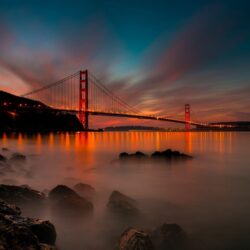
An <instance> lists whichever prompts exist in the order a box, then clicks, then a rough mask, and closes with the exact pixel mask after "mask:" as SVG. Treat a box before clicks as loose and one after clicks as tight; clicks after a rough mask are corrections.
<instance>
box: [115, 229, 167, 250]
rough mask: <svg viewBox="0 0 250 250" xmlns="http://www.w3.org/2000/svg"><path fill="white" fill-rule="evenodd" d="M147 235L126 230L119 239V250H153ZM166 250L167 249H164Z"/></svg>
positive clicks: (138, 231) (133, 230)
mask: <svg viewBox="0 0 250 250" xmlns="http://www.w3.org/2000/svg"><path fill="white" fill-rule="evenodd" d="M153 249H154V248H153V244H152V242H151V240H150V237H149V235H148V234H147V233H145V232H143V231H140V230H137V229H135V228H129V229H127V230H126V231H125V232H124V233H123V234H122V235H121V237H120V241H119V250H153ZM165 250H167V249H165Z"/></svg>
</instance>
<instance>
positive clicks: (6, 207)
mask: <svg viewBox="0 0 250 250" xmlns="http://www.w3.org/2000/svg"><path fill="white" fill-rule="evenodd" d="M0 214H6V215H20V214H21V210H20V208H19V207H17V206H15V205H11V204H8V203H6V202H5V201H3V200H0Z"/></svg>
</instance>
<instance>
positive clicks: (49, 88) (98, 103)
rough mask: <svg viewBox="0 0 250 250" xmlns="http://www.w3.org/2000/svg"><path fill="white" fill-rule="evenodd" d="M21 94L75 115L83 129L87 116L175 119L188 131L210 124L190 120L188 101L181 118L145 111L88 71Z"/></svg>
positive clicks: (87, 124) (87, 120)
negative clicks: (125, 99)
mask: <svg viewBox="0 0 250 250" xmlns="http://www.w3.org/2000/svg"><path fill="white" fill-rule="evenodd" d="M21 97H26V98H29V99H33V100H37V101H40V102H42V103H44V104H45V105H46V106H47V107H48V108H52V109H53V111H58V112H63V113H70V114H76V115H77V116H78V118H79V120H80V122H81V123H82V125H83V126H84V129H85V130H88V129H89V116H90V115H98V116H114V117H127V118H137V119H147V120H156V121H165V122H175V123H181V124H184V125H185V129H186V130H190V127H191V125H195V126H204V127H207V126H209V125H208V124H205V123H200V122H194V121H192V120H191V115H190V105H189V104H185V110H184V111H185V112H184V118H183V119H175V118H172V117H170V116H157V115H148V114H144V113H143V112H141V111H140V110H138V109H136V108H135V107H133V106H131V105H129V104H127V103H126V102H125V101H123V100H122V99H121V98H120V97H118V96H117V95H115V94H114V93H113V92H112V91H110V90H109V89H108V88H107V87H106V86H105V85H103V84H102V83H101V82H100V81H99V80H98V79H97V78H96V77H95V76H94V75H93V74H91V73H90V72H89V71H88V70H81V71H78V72H76V73H74V74H72V75H70V76H67V77H65V78H63V79H62V80H60V81H57V82H55V83H52V84H49V85H46V86H44V87H41V88H39V89H35V90H33V91H31V92H28V93H26V94H23V95H22V96H21ZM37 108H41V107H37Z"/></svg>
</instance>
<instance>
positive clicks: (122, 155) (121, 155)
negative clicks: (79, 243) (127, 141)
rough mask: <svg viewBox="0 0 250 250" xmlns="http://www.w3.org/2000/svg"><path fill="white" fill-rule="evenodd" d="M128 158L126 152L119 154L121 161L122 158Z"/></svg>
mask: <svg viewBox="0 0 250 250" xmlns="http://www.w3.org/2000/svg"><path fill="white" fill-rule="evenodd" d="M128 156H129V154H128V153H127V152H122V153H120V155H119V158H120V159H122V158H126V157H128Z"/></svg>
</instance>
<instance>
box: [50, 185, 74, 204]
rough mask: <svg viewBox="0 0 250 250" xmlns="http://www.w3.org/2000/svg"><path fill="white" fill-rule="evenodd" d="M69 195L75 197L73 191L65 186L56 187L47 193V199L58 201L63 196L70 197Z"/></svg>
mask: <svg viewBox="0 0 250 250" xmlns="http://www.w3.org/2000/svg"><path fill="white" fill-rule="evenodd" d="M70 195H77V194H76V192H75V191H74V190H72V189H71V188H69V187H67V186H65V185H58V186H56V187H55V188H53V189H52V190H51V191H50V192H49V199H51V200H59V199H61V198H63V197H65V196H70Z"/></svg>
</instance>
